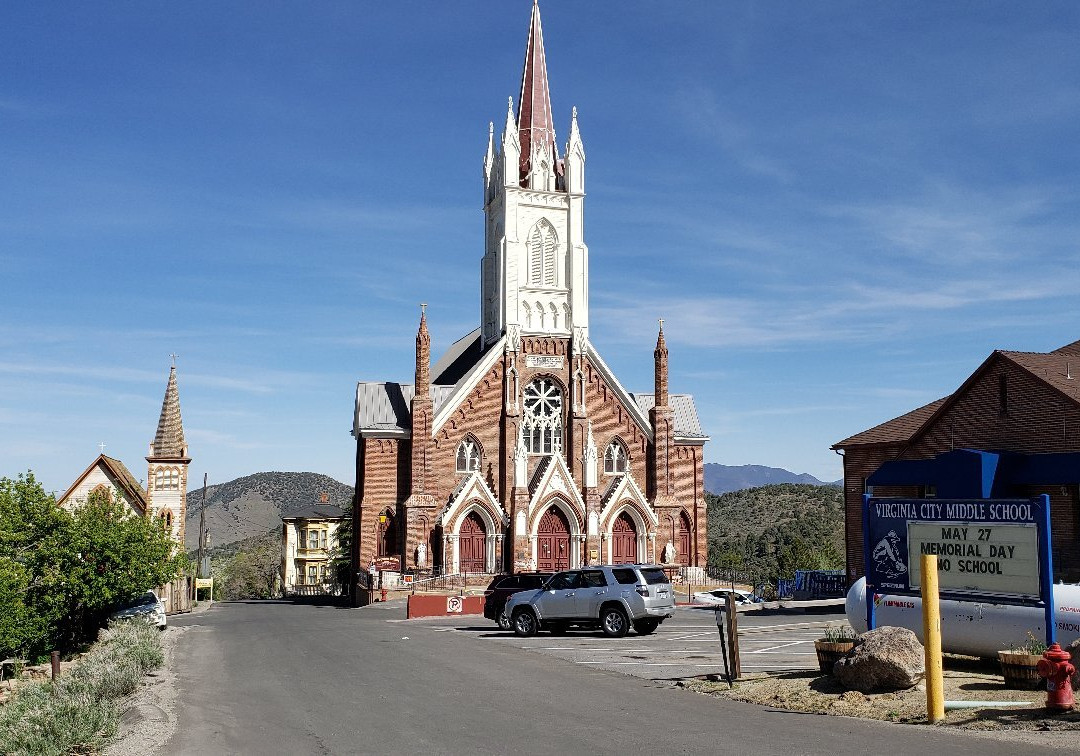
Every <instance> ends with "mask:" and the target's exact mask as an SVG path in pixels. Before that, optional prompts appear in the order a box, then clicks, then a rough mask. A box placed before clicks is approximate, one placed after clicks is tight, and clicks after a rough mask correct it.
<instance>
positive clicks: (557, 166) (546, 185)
mask: <svg viewBox="0 0 1080 756" xmlns="http://www.w3.org/2000/svg"><path fill="white" fill-rule="evenodd" d="M517 130H518V143H519V144H520V145H521V156H520V157H519V159H518V160H519V178H520V182H521V186H523V187H526V188H530V189H540V190H547V191H552V190H554V189H561V188H562V173H563V167H562V163H561V162H560V161H559V148H558V146H557V145H556V143H555V125H554V123H553V121H552V118H551V89H550V87H549V86H548V74H547V57H546V56H545V55H544V32H543V30H542V29H541V27H540V6H539V5H538V4H537V2H536V0H533V7H532V18H531V19H530V21H529V42H528V45H527V46H526V48H525V66H524V69H523V71H522V73H521V96H520V97H519V98H518V121H517Z"/></svg>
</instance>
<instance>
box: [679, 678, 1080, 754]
mask: <svg viewBox="0 0 1080 756" xmlns="http://www.w3.org/2000/svg"><path fill="white" fill-rule="evenodd" d="M946 665H947V668H946V670H945V673H944V688H945V700H946V701H990V702H997V701H1001V702H1011V701H1030V702H1032V703H1033V705H1032V706H1031V707H1025V708H1006V707H994V706H993V705H992V704H991V705H990V706H987V707H985V708H979V709H962V710H957V711H950V712H946V715H945V720H944V721H943V722H940V723H938V724H937V725H936V726H938V727H944V728H953V729H958V730H964V731H966V732H969V733H971V734H973V735H985V736H989V737H994V738H996V739H1002V740H1009V741H1013V742H1017V743H1030V744H1038V745H1050V746H1059V747H1062V748H1064V749H1068V750H1073V749H1080V711H1077V710H1075V709H1074V710H1073V711H1071V712H1068V713H1064V714H1050V713H1048V712H1047V711H1046V709H1045V708H1044V707H1043V703H1044V702H1045V700H1046V693H1045V692H1044V691H1023V690H1009V689H1008V688H1006V687H1005V685H1004V683H1003V681H1002V678H1001V675H1000V673H999V672H998V671H997V670H996V669H995V667H994V665H993V664H991V663H988V662H985V661H982V660H975V659H968V658H963V657H957V658H950V659H948V660H947V661H946ZM680 685H681V687H684V688H687V689H689V690H693V691H695V692H698V693H702V694H706V695H712V696H718V697H720V698H728V699H732V700H736V701H746V702H749V703H755V704H760V705H763V706H769V707H773V708H777V709H787V710H791V711H800V712H805V713H810V714H824V715H833V716H845V717H857V718H860V719H878V720H882V721H887V722H896V723H900V724H923V725H925V724H926V723H927V719H926V688H925V686H923V685H918V686H916V687H914V688H911V689H908V690H903V691H897V692H894V693H877V694H870V695H866V694H863V693H859V692H858V691H849V690H845V689H844V688H843V687H842V686H841V685H840V684H839V682H838V681H837V680H836V679H835V678H833V677H832V676H830V675H822V674H821V673H819V672H816V671H815V672H809V671H806V672H795V673H789V674H780V675H748V676H745V677H744V679H743V680H740V681H739V682H737V683H735V687H734V688H730V689H729V688H728V685H727V683H726V682H715V681H711V680H688V681H684V682H682V683H681V684H680Z"/></svg>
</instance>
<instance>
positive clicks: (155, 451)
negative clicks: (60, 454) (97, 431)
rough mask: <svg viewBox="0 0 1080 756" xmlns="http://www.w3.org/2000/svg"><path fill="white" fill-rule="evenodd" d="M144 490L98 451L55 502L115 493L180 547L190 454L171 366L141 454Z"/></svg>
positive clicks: (74, 503) (63, 503)
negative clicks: (154, 519) (149, 438)
mask: <svg viewBox="0 0 1080 756" xmlns="http://www.w3.org/2000/svg"><path fill="white" fill-rule="evenodd" d="M146 462H147V465H148V467H147V472H146V488H143V486H142V483H141V482H140V481H139V480H138V479H137V478H136V477H135V476H134V475H133V474H132V473H131V471H130V470H129V469H128V468H127V466H126V465H125V464H124V463H123V462H121V461H120V460H119V459H115V458H113V457H108V456H106V455H105V449H104V444H102V449H101V454H99V455H98V458H97V459H95V460H94V461H93V463H91V465H90V466H89V467H87V468H86V470H84V471H83V472H82V474H81V475H80V476H79V477H78V478H76V479H75V482H74V483H72V484H71V486H69V487H68V490H67V491H66V492H65V493H64V495H63V496H61V497H60V499H59V501H58V502H57V504H58V505H59V506H62V507H68V508H71V507H75V506H78V505H79V504H81V503H83V502H85V501H86V499H87V497H88V496H89V495H90V493H92V492H94V491H104V492H107V493H109V494H110V495H113V496H119V497H120V499H121V500H122V501H123V502H124V504H125V506H126V507H127V508H129V509H130V510H131V511H133V512H135V513H136V514H139V515H142V516H145V517H158V518H160V519H161V521H162V524H163V526H164V527H165V528H166V529H167V530H168V531H169V533H170V534H171V535H172V538H173V540H174V541H176V542H177V544H179V547H180V548H181V549H183V546H184V519H185V517H186V515H187V497H186V492H187V479H188V466H189V465H190V464H191V457H189V456H188V447H187V442H186V441H185V440H184V422H183V420H182V419H181V417H180V391H179V389H178V388H177V385H176V365H175V364H174V365H173V366H172V367H171V368H170V370H169V381H168V383H167V384H166V386H165V398H164V399H163V400H162V402H161V416H160V417H159V418H158V425H157V432H156V433H155V434H154V440H153V441H151V442H150V454H149V455H148V456H147V457H146Z"/></svg>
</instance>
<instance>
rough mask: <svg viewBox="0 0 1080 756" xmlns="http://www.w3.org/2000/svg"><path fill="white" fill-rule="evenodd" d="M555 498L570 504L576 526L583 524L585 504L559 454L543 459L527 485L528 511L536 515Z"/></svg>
mask: <svg viewBox="0 0 1080 756" xmlns="http://www.w3.org/2000/svg"><path fill="white" fill-rule="evenodd" d="M555 497H558V498H559V499H561V500H563V501H564V502H566V503H568V504H570V506H571V508H572V509H573V513H574V516H575V517H576V519H577V522H578V525H579V526H581V525H583V524H584V522H585V502H584V501H583V500H582V498H581V493H580V492H579V491H578V487H577V484H576V483H575V482H574V476H573V475H572V474H571V473H570V470H569V468H567V466H566V461H565V460H564V459H563V457H562V455H561V454H552V455H550V456H547V457H544V459H543V461H542V462H541V463H540V465H539V466H538V467H537V468H536V471H535V472H534V473H533V478H532V481H531V482H530V484H529V511H530V512H533V513H536V512H538V511H540V510H542V509H544V508H546V504H547V503H548V502H549V501H550V500H551V499H552V498H555Z"/></svg>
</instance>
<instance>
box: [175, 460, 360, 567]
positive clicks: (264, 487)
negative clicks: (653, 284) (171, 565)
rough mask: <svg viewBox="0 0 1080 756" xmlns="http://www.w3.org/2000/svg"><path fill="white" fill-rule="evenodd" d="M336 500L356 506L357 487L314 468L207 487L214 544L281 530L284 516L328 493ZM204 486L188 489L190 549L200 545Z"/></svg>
mask: <svg viewBox="0 0 1080 756" xmlns="http://www.w3.org/2000/svg"><path fill="white" fill-rule="evenodd" d="M324 493H325V494H328V496H329V499H330V500H329V502H328V503H330V504H333V505H335V506H338V507H347V506H350V505H351V504H352V498H353V487H352V486H348V485H345V484H344V483H340V482H338V481H336V480H334V479H333V478H331V477H329V476H327V475H320V474H319V473H311V472H263V473H255V474H254V475H246V476H244V477H243V478H237V479H236V480H230V481H229V482H228V483H218V484H216V485H213V486H207V487H206V525H207V527H208V528H209V530H210V545H211V547H215V546H224V545H225V544H228V543H233V542H234V541H241V540H243V539H245V538H251V537H254V536H262V535H265V534H266V533H267V532H268V531H270V530H273V529H275V528H277V529H280V527H281V517H282V515H284V514H287V513H289V512H292V511H293V510H296V509H299V508H300V507H304V506H308V505H310V504H317V503H319V501H320V497H321V495H322V494H324ZM202 509H203V498H202V488H196V489H192V490H191V491H188V493H187V520H186V527H187V535H186V538H185V541H186V542H187V548H189V549H195V548H198V544H199V540H198V533H199V513H200V512H201V511H202Z"/></svg>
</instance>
